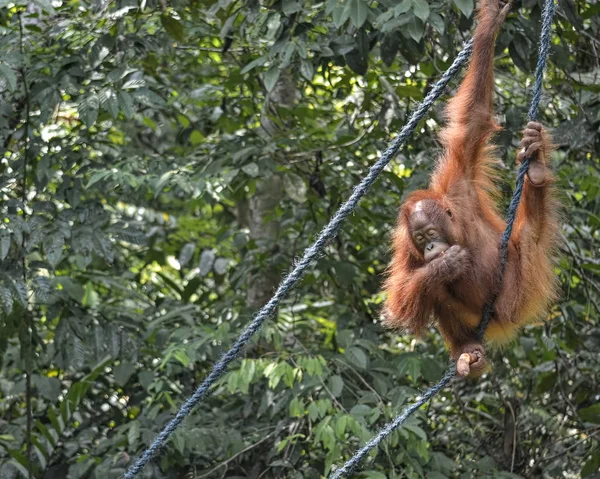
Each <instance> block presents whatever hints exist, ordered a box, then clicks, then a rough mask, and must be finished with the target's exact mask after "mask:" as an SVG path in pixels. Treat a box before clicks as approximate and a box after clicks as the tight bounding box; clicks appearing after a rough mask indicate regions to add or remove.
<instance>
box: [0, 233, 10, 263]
mask: <svg viewBox="0 0 600 479" xmlns="http://www.w3.org/2000/svg"><path fill="white" fill-rule="evenodd" d="M10 243H11V236H10V232H9V231H6V230H2V231H0V260H1V261H4V260H5V259H6V256H7V255H8V252H9V251H10Z"/></svg>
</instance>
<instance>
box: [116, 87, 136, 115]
mask: <svg viewBox="0 0 600 479" xmlns="http://www.w3.org/2000/svg"><path fill="white" fill-rule="evenodd" d="M118 98H119V108H121V111H122V112H123V114H124V115H125V117H126V118H133V115H135V110H134V108H133V98H131V95H130V94H129V93H127V92H126V91H120V92H119V94H118Z"/></svg>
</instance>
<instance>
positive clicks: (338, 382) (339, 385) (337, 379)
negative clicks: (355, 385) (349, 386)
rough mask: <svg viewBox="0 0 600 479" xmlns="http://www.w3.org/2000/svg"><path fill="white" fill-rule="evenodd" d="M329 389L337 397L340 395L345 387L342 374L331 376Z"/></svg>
mask: <svg viewBox="0 0 600 479" xmlns="http://www.w3.org/2000/svg"><path fill="white" fill-rule="evenodd" d="M328 383H329V390H330V391H331V394H333V395H334V396H335V397H339V396H340V394H342V390H343V389H344V380H343V379H342V377H341V376H338V375H335V376H331V377H330V378H329V381H328Z"/></svg>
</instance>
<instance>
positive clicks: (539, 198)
mask: <svg viewBox="0 0 600 479" xmlns="http://www.w3.org/2000/svg"><path fill="white" fill-rule="evenodd" d="M508 8H509V6H508V5H503V4H502V3H499V1H498V0H483V1H482V2H481V4H480V6H479V11H478V19H479V23H478V25H477V28H476V30H475V37H474V47H473V57H472V60H471V63H470V65H469V68H468V70H467V74H466V76H465V79H464V80H463V82H462V84H461V86H460V88H459V89H458V92H457V94H456V95H455V96H454V98H453V99H452V100H451V101H450V103H449V105H448V108H447V113H448V124H447V126H446V127H445V128H444V130H443V131H442V133H441V141H442V144H443V146H444V153H443V154H442V156H441V157H440V158H439V160H438V162H437V165H436V169H435V171H434V173H433V175H432V178H431V181H430V185H429V189H427V190H422V191H415V192H413V193H412V194H410V195H409V196H408V198H407V199H406V201H405V202H404V204H403V205H402V207H401V209H400V214H399V218H398V226H397V227H396V229H395V231H394V235H393V245H392V249H393V259H392V261H391V264H390V265H389V268H388V275H387V280H386V282H385V286H384V288H385V291H386V293H387V301H386V304H385V309H384V312H383V318H384V321H385V323H386V325H387V326H389V327H391V328H399V329H408V330H410V331H411V332H413V333H415V334H417V335H418V334H420V333H422V332H423V330H424V329H425V328H426V327H427V326H428V325H429V323H430V321H431V320H432V319H434V320H436V323H437V326H438V328H439V330H440V332H441V333H442V335H443V337H444V339H445V341H446V343H447V344H448V346H449V348H450V354H451V357H452V358H453V359H454V360H455V361H457V370H458V373H459V374H460V375H461V376H479V375H481V374H482V373H483V372H484V370H485V369H486V359H485V355H484V348H483V345H482V344H481V342H480V341H478V339H477V334H476V329H477V326H478V325H479V323H480V321H481V315H482V311H483V307H484V305H485V303H486V302H487V301H488V300H489V298H490V296H491V294H492V293H493V291H494V288H495V287H496V280H497V271H498V266H499V251H498V247H499V244H500V237H501V235H502V232H503V231H504V228H505V226H506V225H505V223H504V221H503V220H502V219H501V217H500V215H499V213H498V211H497V209H496V206H495V202H494V200H493V197H494V192H495V189H494V185H493V180H494V176H493V172H492V168H491V166H492V164H493V162H494V158H493V150H492V148H491V146H490V145H489V144H488V142H489V140H490V137H491V136H492V134H493V133H494V132H496V131H497V130H498V129H499V128H498V126H497V125H496V124H495V122H494V120H493V99H492V92H493V87H494V72H493V58H494V44H495V38H496V34H497V31H498V29H499V27H500V25H501V24H502V23H503V21H504V18H505V17H506V15H507V13H508ZM521 146H522V147H523V150H522V151H521V152H520V153H519V155H518V158H517V160H518V161H522V160H523V159H524V158H525V157H529V158H531V163H530V166H529V170H528V174H527V179H526V181H525V186H524V190H523V196H522V199H521V203H520V206H519V209H518V211H517V219H516V222H515V225H514V229H513V233H512V237H511V240H510V243H509V250H508V264H507V267H506V272H505V275H504V282H503V285H502V289H501V291H500V294H499V296H498V298H497V301H496V304H495V310H494V316H493V318H492V320H491V322H490V324H489V327H488V329H487V331H486V335H485V339H487V340H488V341H489V342H491V343H492V344H501V343H503V342H507V341H509V340H510V339H512V338H513V337H514V336H515V334H516V333H517V331H518V330H519V328H520V327H521V326H523V325H525V324H527V323H531V322H533V321H535V320H537V319H538V318H540V317H541V316H543V315H544V313H545V312H546V311H547V309H548V307H549V306H550V305H551V303H552V302H553V301H554V300H555V299H556V297H557V293H558V284H557V278H556V275H555V274H554V272H553V253H554V250H555V247H556V244H557V237H558V221H557V209H558V206H557V204H556V202H555V200H554V197H553V194H552V186H551V185H552V183H553V179H552V176H551V173H550V171H549V170H548V168H547V166H546V165H547V161H548V157H549V154H550V152H551V149H552V145H551V140H550V137H549V135H548V134H547V133H546V131H545V130H544V128H543V127H542V125H540V124H539V123H536V122H530V123H528V124H527V127H526V129H525V131H524V134H523V140H522V141H521Z"/></svg>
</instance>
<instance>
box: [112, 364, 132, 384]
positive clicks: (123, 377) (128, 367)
mask: <svg viewBox="0 0 600 479" xmlns="http://www.w3.org/2000/svg"><path fill="white" fill-rule="evenodd" d="M134 371H135V366H134V365H133V364H132V363H129V362H126V361H123V362H121V364H119V365H118V366H116V367H115V369H114V370H113V374H114V376H115V382H116V383H117V384H118V385H119V386H121V387H122V386H125V385H126V384H127V383H128V382H129V378H130V377H131V375H132V374H133V373H134Z"/></svg>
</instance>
